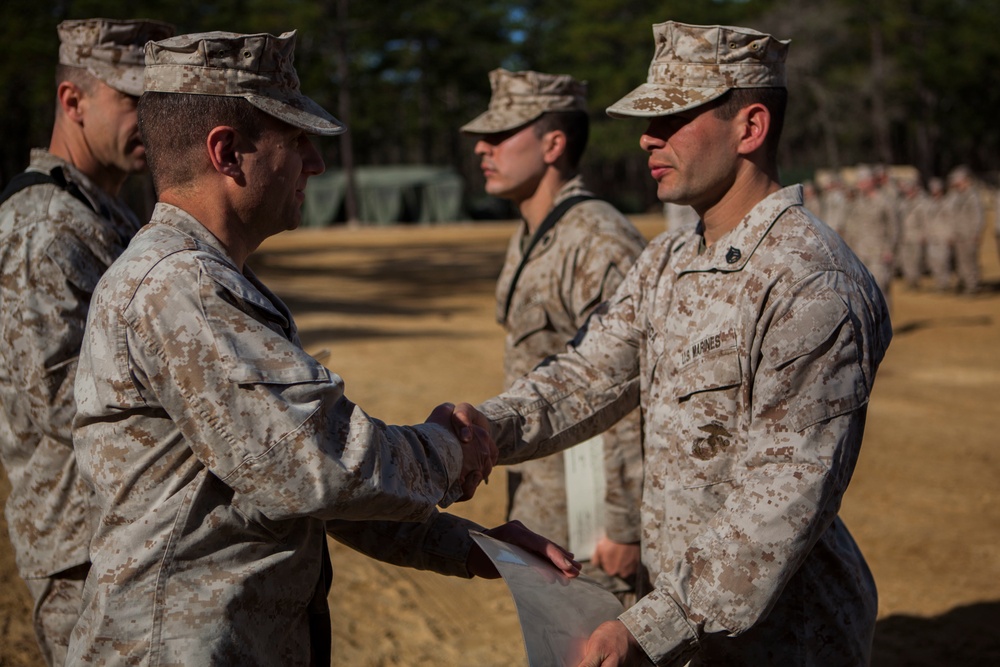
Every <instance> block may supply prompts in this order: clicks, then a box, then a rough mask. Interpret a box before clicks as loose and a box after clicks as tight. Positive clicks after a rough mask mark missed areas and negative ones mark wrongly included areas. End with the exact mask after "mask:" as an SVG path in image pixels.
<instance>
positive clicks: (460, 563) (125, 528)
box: [70, 204, 476, 665]
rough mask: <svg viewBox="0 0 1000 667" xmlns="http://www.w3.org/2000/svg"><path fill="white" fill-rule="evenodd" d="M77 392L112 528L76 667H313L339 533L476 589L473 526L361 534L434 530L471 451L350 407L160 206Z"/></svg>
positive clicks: (213, 245) (117, 286) (97, 298)
mask: <svg viewBox="0 0 1000 667" xmlns="http://www.w3.org/2000/svg"><path fill="white" fill-rule="evenodd" d="M77 396H78V397H79V398H78V402H79V408H78V410H79V417H78V424H77V430H76V432H75V438H76V442H77V456H78V459H79V461H80V468H81V471H82V472H83V474H84V476H85V477H86V478H87V480H88V481H89V482H91V483H92V484H93V486H94V488H95V489H96V492H97V494H96V495H97V500H98V503H99V507H98V509H99V513H100V517H101V519H100V524H99V526H98V528H97V531H96V534H95V537H94V541H93V547H92V554H91V555H92V558H93V561H94V564H93V567H92V572H91V577H90V578H89V580H88V582H87V586H86V589H85V595H84V597H85V603H86V607H85V609H84V612H83V615H82V616H81V619H80V622H79V623H78V625H77V627H76V630H75V631H74V635H73V642H72V644H71V648H70V650H71V653H70V658H71V661H72V662H73V664H76V663H77V662H86V663H95V664H125V663H126V662H127V661H128V660H130V659H133V658H136V659H138V658H139V657H148V659H150V660H159V661H160V663H161V664H178V665H181V664H183V665H195V664H201V665H208V664H245V665H251V664H259V665H308V664H310V660H311V656H310V642H311V640H312V641H313V644H314V645H315V648H316V649H317V653H319V652H321V651H322V648H323V645H324V644H328V643H329V640H328V637H325V636H323V635H322V632H328V631H329V616H328V610H327V603H326V595H327V588H328V585H329V583H330V578H329V575H328V573H325V572H324V570H325V568H327V567H329V565H328V563H329V557H328V555H327V553H326V532H327V531H329V532H330V534H331V535H333V536H334V537H338V529H340V528H342V529H343V530H344V534H345V535H346V536H348V541H349V542H350V543H352V544H353V545H355V548H359V547H360V548H361V550H364V551H367V552H369V553H380V554H382V553H384V554H394V556H393V558H395V559H396V561H397V562H399V563H400V564H407V565H411V566H423V567H428V568H432V569H435V570H438V571H442V572H446V573H450V574H455V575H459V576H468V575H467V573H466V571H465V558H466V556H467V555H468V549H469V545H470V538H469V537H468V534H467V532H468V528H469V527H474V528H475V527H476V526H475V524H472V523H471V522H464V521H462V520H460V519H457V518H455V517H451V516H450V515H440V516H441V518H440V520H438V521H436V522H434V523H433V528H431V527H430V526H429V525H425V526H417V525H413V524H393V523H389V522H387V523H384V524H383V523H379V522H377V521H376V522H374V523H364V521H365V520H378V519H395V520H400V521H413V522H417V521H424V520H427V519H428V518H429V517H432V516H433V515H434V513H435V510H434V506H435V505H437V504H438V503H439V502H442V501H443V499H444V496H445V493H446V491H448V490H449V489H451V490H454V489H455V483H456V482H457V479H456V478H457V476H458V472H459V469H460V466H461V452H460V449H459V445H458V443H457V441H456V440H455V439H454V438H453V437H452V436H451V434H449V433H448V432H447V431H445V430H444V429H442V428H440V427H438V426H436V425H433V424H424V425H419V426H413V427H397V426H386V425H385V424H383V423H381V422H379V421H377V420H375V419H372V418H370V417H369V416H368V415H366V414H365V413H364V412H363V411H362V410H361V408H359V407H358V406H356V405H354V404H353V403H352V402H351V401H350V400H348V399H347V398H346V396H345V395H344V384H343V381H342V380H341V379H340V378H339V377H338V376H336V375H335V374H333V373H331V372H330V371H328V370H327V369H326V368H324V367H323V366H322V365H321V364H319V363H318V362H317V361H315V360H314V359H313V358H312V357H310V356H309V355H308V354H306V353H305V352H304V351H303V350H302V348H301V347H300V345H299V342H298V337H297V334H296V329H295V324H294V322H293V320H292V316H291V313H289V311H288V309H287V308H286V307H285V306H284V304H282V302H281V301H280V300H279V299H278V298H277V297H276V296H275V295H274V294H272V293H271V292H270V291H269V290H268V289H267V288H266V287H265V286H264V285H262V284H261V283H260V282H259V281H258V280H257V279H256V278H255V277H254V276H253V274H252V273H251V272H250V271H249V270H245V271H244V272H243V273H241V272H240V271H239V270H238V269H237V268H236V267H235V266H234V265H233V263H232V261H231V260H229V259H228V257H227V255H226V254H225V252H224V251H223V250H222V248H221V247H220V245H219V243H218V241H217V240H216V239H215V237H213V236H212V235H211V234H210V233H209V232H208V231H207V230H206V229H204V228H203V227H202V226H201V225H200V224H199V223H198V222H197V221H196V220H195V219H193V218H192V217H190V216H188V215H187V214H185V213H184V212H183V211H181V210H180V209H177V208H175V207H172V206H169V205H166V204H158V205H157V207H156V209H155V210H154V214H153V218H152V220H151V221H150V223H149V224H148V225H147V226H146V227H145V228H143V230H142V231H141V232H140V233H139V234H137V235H136V237H135V239H133V241H132V243H131V245H130V246H129V248H128V250H127V251H126V252H125V253H124V254H123V255H122V257H121V259H120V260H119V261H118V262H117V263H116V264H115V265H114V266H112V267H111V269H110V270H109V271H108V273H107V274H106V276H105V279H104V281H103V282H102V283H101V285H100V286H99V287H98V289H97V291H96V293H95V295H94V304H93V306H92V316H91V319H90V322H89V323H88V333H87V341H85V343H84V347H83V351H82V355H81V361H80V372H79V374H78V378H77ZM453 497H454V496H452V498H453ZM383 557H384V556H383ZM111 582H113V583H114V585H113V586H108V585H106V584H108V583H111ZM324 624H325V625H324ZM324 628H325V630H324ZM317 633H321V634H320V635H319V636H317ZM144 659H145V658H144Z"/></svg>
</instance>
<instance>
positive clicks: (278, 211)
mask: <svg viewBox="0 0 1000 667" xmlns="http://www.w3.org/2000/svg"><path fill="white" fill-rule="evenodd" d="M243 170H244V173H245V174H246V181H247V193H246V194H247V199H246V205H247V211H248V213H247V218H249V219H252V220H255V221H256V222H257V223H259V224H257V225H256V227H257V229H256V231H257V232H258V233H259V235H260V236H261V238H262V239H263V238H267V237H268V236H272V235H274V234H277V233H279V232H282V231H284V230H287V229H295V228H296V227H298V226H299V224H300V223H301V221H302V204H303V202H305V189H306V182H307V181H308V180H309V177H310V176H316V175H319V174H322V173H323V172H324V171H325V170H326V165H325V164H324V163H323V158H322V157H321V156H320V154H319V151H318V150H316V146H315V145H314V144H313V142H312V139H310V137H309V134H308V133H307V132H306V131H305V130H301V129H299V128H297V127H292V126H291V125H287V124H285V123H282V122H280V121H277V120H274V121H273V122H272V123H270V124H269V125H268V127H267V128H266V129H265V130H264V132H263V133H262V134H261V136H260V138H259V139H258V140H257V141H256V142H254V143H253V147H252V148H251V149H249V150H247V151H245V152H244V161H243Z"/></svg>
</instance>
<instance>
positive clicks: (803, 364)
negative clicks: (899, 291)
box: [619, 274, 880, 665]
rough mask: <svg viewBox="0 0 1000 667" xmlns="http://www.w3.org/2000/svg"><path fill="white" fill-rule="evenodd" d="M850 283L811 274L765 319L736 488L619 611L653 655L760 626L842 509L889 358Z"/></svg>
mask: <svg viewBox="0 0 1000 667" xmlns="http://www.w3.org/2000/svg"><path fill="white" fill-rule="evenodd" d="M844 281H846V279H845V278H843V276H841V275H839V274H824V275H818V276H813V277H811V278H809V279H807V280H806V281H804V282H802V283H800V284H798V285H796V286H795V287H794V288H792V289H791V290H790V291H789V293H787V294H785V295H783V296H780V297H778V298H777V299H776V301H775V302H774V303H772V304H771V305H770V306H769V308H768V309H767V312H765V313H764V314H763V317H762V319H761V320H760V321H759V324H758V330H757V332H756V333H757V338H758V340H759V341H760V342H759V348H758V349H759V362H758V365H757V366H755V367H753V368H749V369H746V370H745V371H744V372H748V373H751V375H752V377H751V378H750V392H751V394H750V395H751V396H752V400H751V411H750V422H749V425H748V428H747V433H746V436H745V437H746V454H745V455H744V456H743V457H742V459H741V461H740V465H739V467H738V469H737V470H736V473H735V477H734V479H733V480H732V482H731V484H732V487H733V488H732V491H731V492H730V493H729V494H728V495H727V497H726V500H725V502H724V504H723V505H722V507H721V509H720V510H719V511H718V512H717V513H716V514H715V516H714V517H713V518H712V519H711V521H709V522H708V523H707V524H706V525H705V526H704V528H703V530H701V532H700V533H699V534H698V535H697V536H696V537H695V539H693V540H692V541H691V542H690V544H689V545H688V548H687V551H686V553H685V555H684V559H683V561H682V562H679V563H676V564H675V566H674V568H673V570H672V571H667V572H664V573H663V574H661V575H660V576H659V578H658V579H657V581H656V582H655V585H656V591H654V592H653V593H652V594H651V595H649V596H647V597H646V598H643V599H642V600H640V601H639V603H637V604H636V605H635V606H634V607H632V608H630V609H629V610H627V611H626V612H625V613H624V614H622V615H621V616H620V617H619V618H620V619H621V620H622V621H623V622H624V623H625V625H626V626H627V627H628V628H629V631H630V632H631V633H632V634H633V635H634V636H635V637H636V639H637V640H638V641H639V643H640V644H641V645H642V647H643V649H644V650H645V651H646V653H647V654H648V655H649V656H650V658H651V659H652V660H653V661H654V662H655V663H656V664H664V665H666V664H670V665H673V664H682V663H683V661H684V660H686V659H687V658H688V657H690V654H691V652H692V651H693V650H696V640H697V638H698V637H700V636H702V635H705V634H710V633H724V634H726V635H729V636H735V635H739V634H741V633H743V632H746V631H747V630H749V629H750V628H751V627H753V625H754V624H755V623H756V622H757V621H758V620H759V619H761V618H762V617H764V616H765V615H766V614H767V613H768V611H769V609H770V608H771V607H772V606H773V604H774V603H775V601H776V600H777V599H778V597H779V596H780V595H781V592H782V590H783V589H784V587H785V585H786V584H787V582H788V581H789V579H790V578H791V577H792V575H793V574H794V573H795V572H796V571H797V569H798V568H799V566H800V565H801V563H802V562H803V560H804V559H805V557H806V556H807V555H808V554H809V553H810V551H811V549H812V548H813V546H814V545H815V544H816V542H817V540H818V539H819V538H820V537H821V536H822V535H823V533H824V531H826V530H827V529H828V528H829V527H830V525H831V523H832V522H833V520H834V519H835V517H836V515H837V511H838V509H839V507H840V502H841V499H842V497H843V494H844V491H845V490H846V488H847V484H848V481H849V480H850V477H851V475H852V473H853V470H854V466H855V463H856V461H857V457H858V453H859V445H860V442H861V435H862V432H863V429H864V419H865V412H866V406H867V402H868V398H869V392H870V390H871V385H872V380H873V376H874V368H875V365H877V363H878V361H880V359H876V360H873V359H872V358H871V356H872V355H871V354H870V353H869V351H870V350H872V349H876V346H874V345H873V344H872V337H873V336H875V335H877V334H878V333H879V332H878V331H877V329H876V324H875V322H873V321H872V320H871V319H870V318H869V317H867V316H866V313H867V312H868V310H867V309H866V308H865V307H864V306H863V305H862V304H861V302H860V299H861V297H860V296H859V295H858V293H857V292H854V294H855V295H856V298H857V301H855V302H852V298H854V297H852V296H851V294H852V290H851V288H850V286H845V285H840V286H837V285H836V284H835V283H837V282H844ZM845 294H846V296H844V295H845Z"/></svg>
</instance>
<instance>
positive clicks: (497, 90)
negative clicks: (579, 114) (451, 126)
mask: <svg viewBox="0 0 1000 667" xmlns="http://www.w3.org/2000/svg"><path fill="white" fill-rule="evenodd" d="M490 87H491V88H492V89H493V96H492V97H491V98H490V106H489V108H488V109H487V110H486V111H485V112H483V113H482V114H480V115H479V116H476V117H475V118H473V119H472V120H471V121H469V122H468V123H466V124H465V125H463V126H462V127H461V131H462V132H465V133H466V134H493V133H495V132H506V131H507V130H513V129H514V128H516V127H521V126H522V125H524V124H526V123H530V122H531V121H533V120H535V119H536V118H538V117H539V116H541V115H542V114H543V113H547V112H549V111H586V110H587V84H586V83H585V82H582V81H577V80H576V79H574V78H573V77H571V76H570V75H568V74H543V73H542V72H532V71H530V70H525V71H523V72H509V71H507V70H505V69H495V70H493V71H492V72H490Z"/></svg>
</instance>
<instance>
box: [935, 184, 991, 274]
mask: <svg viewBox="0 0 1000 667" xmlns="http://www.w3.org/2000/svg"><path fill="white" fill-rule="evenodd" d="M943 208H944V216H945V218H946V220H947V221H948V223H949V224H950V226H951V229H952V234H953V237H952V238H953V244H954V246H953V247H954V253H955V273H956V274H957V275H958V289H959V290H960V291H961V292H963V293H965V294H975V293H976V292H978V291H979V283H980V280H981V276H982V270H981V267H980V266H979V244H980V243H981V239H982V235H983V228H984V227H985V226H986V214H985V212H984V211H983V204H982V202H981V201H980V200H979V193H978V192H977V191H976V184H975V182H974V181H973V178H972V173H971V172H970V171H969V169H968V167H964V166H959V167H955V169H953V170H952V171H951V173H949V174H948V194H947V195H945V201H944V205H943Z"/></svg>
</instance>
